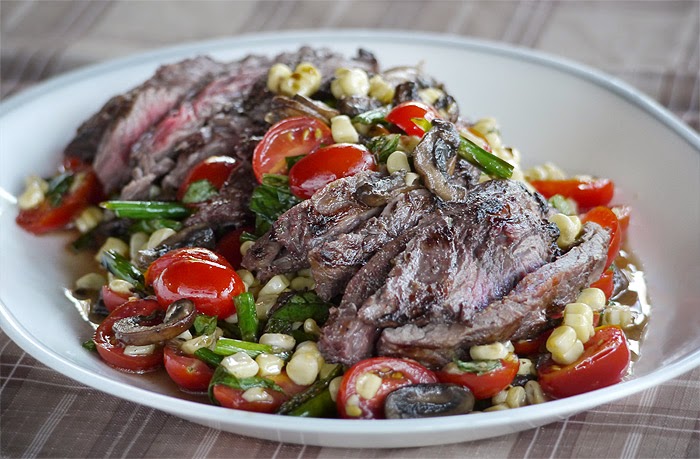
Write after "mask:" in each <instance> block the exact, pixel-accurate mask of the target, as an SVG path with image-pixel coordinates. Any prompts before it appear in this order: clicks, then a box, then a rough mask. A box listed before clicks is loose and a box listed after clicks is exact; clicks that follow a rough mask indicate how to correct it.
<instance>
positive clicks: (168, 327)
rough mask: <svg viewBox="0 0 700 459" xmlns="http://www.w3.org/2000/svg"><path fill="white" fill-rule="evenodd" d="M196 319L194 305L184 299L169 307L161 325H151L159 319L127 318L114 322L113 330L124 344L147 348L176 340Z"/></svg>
mask: <svg viewBox="0 0 700 459" xmlns="http://www.w3.org/2000/svg"><path fill="white" fill-rule="evenodd" d="M195 317H197V309H196V308H195V306H194V303H193V302H192V301H191V300H188V299H186V298H183V299H181V300H177V301H175V302H173V303H172V304H171V305H170V306H169V307H168V309H167V311H165V316H164V317H163V320H162V322H160V323H157V324H155V325H150V323H151V322H153V321H154V320H156V319H157V318H154V317H143V316H134V317H126V318H124V319H121V320H118V321H116V322H114V325H113V326H112V330H114V335H115V336H116V337H117V339H118V340H120V341H121V342H123V343H124V344H132V345H135V346H145V345H147V344H156V343H161V342H163V341H167V340H169V339H173V338H175V337H176V336H178V335H180V334H181V333H183V332H184V331H185V330H187V329H188V328H190V327H191V326H192V324H193V323H194V319H195ZM144 323H145V324H146V325H144Z"/></svg>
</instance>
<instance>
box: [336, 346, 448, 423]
mask: <svg viewBox="0 0 700 459" xmlns="http://www.w3.org/2000/svg"><path fill="white" fill-rule="evenodd" d="M367 375H374V376H378V377H379V378H381V384H380V385H379V388H378V389H377V391H376V392H375V394H374V395H373V396H372V397H371V398H364V397H363V396H362V395H360V394H359V393H358V391H357V385H358V384H357V383H358V381H361V378H367ZM436 382H438V380H437V377H436V376H435V373H433V372H432V371H430V370H428V369H427V368H425V367H424V366H423V365H421V364H419V363H418V362H415V361H413V360H408V359H398V358H393V357H374V358H370V359H366V360H361V361H360V362H358V363H356V364H355V365H353V366H352V367H351V368H350V369H349V370H348V371H347V372H346V373H345V375H344V376H343V380H342V381H341V383H340V389H339V390H338V398H337V399H336V400H337V404H338V412H339V413H340V416H341V417H343V418H347V419H383V418H384V417H385V416H384V400H385V399H386V396H387V395H389V393H390V392H392V391H394V390H396V389H398V388H399V387H402V386H406V385H409V384H423V383H436Z"/></svg>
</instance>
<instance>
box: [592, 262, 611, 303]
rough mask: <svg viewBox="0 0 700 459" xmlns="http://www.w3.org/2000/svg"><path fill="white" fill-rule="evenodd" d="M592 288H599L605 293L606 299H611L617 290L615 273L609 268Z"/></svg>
mask: <svg viewBox="0 0 700 459" xmlns="http://www.w3.org/2000/svg"><path fill="white" fill-rule="evenodd" d="M591 287H592V288H599V289H601V290H602V291H603V293H605V298H607V299H610V297H611V296H612V293H613V290H614V288H615V272H614V271H613V270H612V269H611V268H608V269H606V270H605V271H604V272H603V274H602V275H601V276H600V279H598V280H597V281H595V282H593V283H592V284H591Z"/></svg>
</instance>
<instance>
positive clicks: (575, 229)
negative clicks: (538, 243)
mask: <svg viewBox="0 0 700 459" xmlns="http://www.w3.org/2000/svg"><path fill="white" fill-rule="evenodd" d="M549 221H550V222H552V223H554V224H555V225H557V227H558V228H559V238H558V239H557V245H558V246H559V247H560V248H562V249H566V248H569V247H571V245H572V244H573V243H574V242H575V241H576V237H577V236H578V234H579V233H580V232H581V227H582V226H581V220H580V219H579V218H578V217H577V216H575V215H572V216H568V215H564V214H556V215H553V216H551V217H550V218H549Z"/></svg>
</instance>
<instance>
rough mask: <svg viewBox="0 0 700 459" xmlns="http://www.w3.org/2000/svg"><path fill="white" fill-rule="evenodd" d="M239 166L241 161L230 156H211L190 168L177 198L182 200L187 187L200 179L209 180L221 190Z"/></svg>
mask: <svg viewBox="0 0 700 459" xmlns="http://www.w3.org/2000/svg"><path fill="white" fill-rule="evenodd" d="M238 166H240V164H239V162H238V161H236V160H235V159H234V158H231V157H230V156H210V157H209V158H207V159H205V160H204V161H201V162H200V163H198V164H197V165H196V166H194V167H193V168H192V169H190V171H189V173H188V174H187V176H186V177H185V180H184V181H183V182H182V185H180V189H178V190H177V199H178V200H179V201H182V198H183V197H184V196H185V193H186V192H187V188H189V186H190V185H191V184H192V183H193V182H197V181H199V180H207V181H208V182H209V183H211V185H212V186H213V187H214V188H216V189H217V190H220V189H221V187H222V186H223V184H224V182H226V180H227V179H228V178H229V176H230V175H231V172H233V170H234V169H236V168H238Z"/></svg>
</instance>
